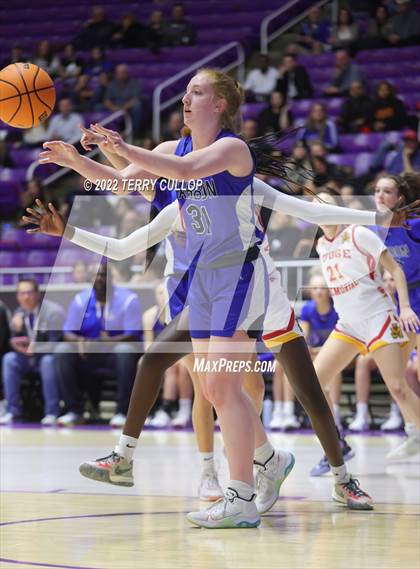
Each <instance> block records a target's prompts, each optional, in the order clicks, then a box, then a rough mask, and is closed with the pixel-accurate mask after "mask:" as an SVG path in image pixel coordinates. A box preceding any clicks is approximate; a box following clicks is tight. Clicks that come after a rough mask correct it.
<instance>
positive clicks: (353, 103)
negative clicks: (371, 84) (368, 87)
mask: <svg viewBox="0 0 420 569" xmlns="http://www.w3.org/2000/svg"><path fill="white" fill-rule="evenodd" d="M372 121H373V101H372V99H371V98H370V97H369V96H368V95H367V94H366V92H365V89H364V87H363V85H362V83H360V81H354V82H353V83H352V84H351V86H350V94H349V98H348V99H347V100H346V101H345V102H344V103H343V106H342V107H341V113H340V117H339V119H338V121H337V122H338V124H339V125H340V126H341V128H342V129H343V131H344V132H354V133H355V132H361V131H362V130H363V129H366V128H370V127H371V125H372Z"/></svg>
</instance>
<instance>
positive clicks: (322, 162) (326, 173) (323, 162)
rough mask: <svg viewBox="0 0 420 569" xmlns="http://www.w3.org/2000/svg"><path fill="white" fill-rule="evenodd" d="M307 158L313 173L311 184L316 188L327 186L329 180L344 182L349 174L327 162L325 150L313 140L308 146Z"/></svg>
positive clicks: (317, 141) (319, 143)
mask: <svg viewBox="0 0 420 569" xmlns="http://www.w3.org/2000/svg"><path fill="white" fill-rule="evenodd" d="M309 156H310V163H311V168H312V171H313V173H314V178H313V183H314V184H315V186H316V187H317V188H318V187H321V186H323V185H325V184H327V182H329V180H345V179H346V177H348V176H349V174H350V172H348V171H347V170H346V169H345V168H340V167H339V166H337V164H334V162H330V161H329V160H328V154H327V149H326V147H325V146H324V145H323V144H322V143H321V142H320V141H319V140H313V141H312V142H311V143H310V144H309Z"/></svg>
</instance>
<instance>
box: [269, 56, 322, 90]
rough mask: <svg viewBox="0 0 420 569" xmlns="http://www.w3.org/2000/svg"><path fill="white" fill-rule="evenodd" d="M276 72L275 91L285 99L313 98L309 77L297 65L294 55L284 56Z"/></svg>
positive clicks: (302, 68) (303, 69)
mask: <svg viewBox="0 0 420 569" xmlns="http://www.w3.org/2000/svg"><path fill="white" fill-rule="evenodd" d="M278 71H279V75H280V77H279V79H278V81H277V86H276V90H277V91H280V92H281V93H283V96H284V97H285V98H286V99H310V98H311V97H312V96H313V88H312V84H311V80H310V78H309V75H308V73H307V71H306V69H305V68H304V67H303V65H298V63H297V59H296V55H294V54H292V53H288V54H286V55H285V56H284V57H283V61H282V65H281V66H279V68H278Z"/></svg>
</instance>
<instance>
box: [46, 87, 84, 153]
mask: <svg viewBox="0 0 420 569" xmlns="http://www.w3.org/2000/svg"><path fill="white" fill-rule="evenodd" d="M58 110H59V114H55V115H54V116H53V117H52V119H51V121H50V126H49V128H48V137H49V139H50V140H63V141H64V142H70V143H72V144H73V143H75V142H76V141H78V140H79V138H80V125H81V124H82V125H83V124H84V120H83V117H82V116H81V115H79V113H75V112H73V105H72V102H71V99H69V98H64V99H61V101H60V102H59V103H58Z"/></svg>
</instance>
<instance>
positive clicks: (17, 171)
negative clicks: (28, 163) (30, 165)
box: [0, 168, 26, 182]
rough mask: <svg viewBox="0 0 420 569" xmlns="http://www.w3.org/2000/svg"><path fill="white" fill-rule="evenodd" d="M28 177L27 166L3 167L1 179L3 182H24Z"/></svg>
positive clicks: (0, 170) (0, 173) (0, 171)
mask: <svg viewBox="0 0 420 569" xmlns="http://www.w3.org/2000/svg"><path fill="white" fill-rule="evenodd" d="M25 177H26V169H25V168H1V169H0V181H1V182H22V181H24V180H25Z"/></svg>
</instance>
